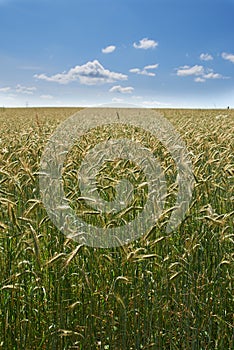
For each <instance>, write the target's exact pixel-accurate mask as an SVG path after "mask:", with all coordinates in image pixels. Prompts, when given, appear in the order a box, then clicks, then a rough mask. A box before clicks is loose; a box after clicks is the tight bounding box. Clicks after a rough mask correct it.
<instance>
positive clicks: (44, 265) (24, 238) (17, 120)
mask: <svg viewBox="0 0 234 350" xmlns="http://www.w3.org/2000/svg"><path fill="white" fill-rule="evenodd" d="M78 110H79V109H77V108H19V109H7V108H2V109H0V123H1V129H0V206H1V207H0V349H4V350H16V349H17V350H19V349H20V350H21V349H25V350H33V349H35V350H37V349H38V350H39V349H49V350H63V349H64V350H65V349H80V350H83V349H85V350H87V349H105V350H106V349H114V350H117V349H118V350H120V349H121V350H130V349H132V350H136V349H145V350H146V349H160V350H161V349H184V350H187V349H193V350H205V349H217V350H223V349H232V348H233V347H234V338H233V306H234V305H233V295H232V292H233V285H232V281H233V243H234V234H233V232H234V224H233V222H234V143H233V139H234V111H233V110H231V109H230V110H185V109H184V110H182V109H181V110H178V109H165V110H158V111H159V112H161V113H163V115H164V117H165V118H167V119H168V120H169V121H170V122H171V124H172V125H173V126H174V127H175V129H176V130H177V131H178V133H179V134H180V135H181V138H182V139H183V140H184V142H185V143H186V145H187V149H188V151H189V152H190V157H191V161H192V165H193V172H194V178H195V186H194V191H193V198H192V201H191V205H190V209H189V211H188V212H187V215H186V218H185V220H184V221H183V222H182V223H181V224H180V226H179V227H177V228H176V229H175V230H174V231H173V232H170V233H167V232H166V229H165V227H166V223H167V221H168V219H169V217H170V207H171V206H172V205H173V203H174V196H175V192H176V187H175V184H174V182H175V167H174V165H173V161H172V159H171V157H170V154H169V153H168V151H167V150H166V149H165V148H164V147H163V146H162V145H160V143H157V142H156V141H155V140H153V141H152V142H153V144H150V142H151V141H150V138H149V140H148V141H147V142H148V143H149V148H150V147H151V148H152V151H153V152H154V151H155V152H156V153H157V156H158V157H159V159H160V161H161V166H162V168H163V169H164V170H165V176H166V180H167V187H168V192H169V196H168V198H167V200H166V208H165V212H164V213H163V214H162V215H161V217H160V218H159V220H158V222H157V223H156V224H155V226H154V227H153V228H152V229H151V230H150V231H147V232H145V234H143V235H142V236H141V237H140V238H139V239H137V240H136V241H133V242H131V243H129V244H128V245H121V246H119V247H115V248H106V249H104V248H94V247H89V246H85V245H82V244H77V242H75V241H73V240H72V239H69V238H67V237H66V236H65V235H63V234H62V233H61V232H60V231H59V230H58V229H57V228H56V227H55V226H54V225H53V223H52V222H51V220H50V219H49V217H48V214H47V212H46V210H45V208H44V205H43V203H42V201H41V196H40V189H39V170H40V169H39V168H40V157H41V155H42V152H43V149H44V148H45V146H46V143H47V141H48V139H49V138H50V136H51V134H52V133H53V131H55V129H56V127H57V126H58V125H59V124H60V123H61V122H62V121H64V120H65V119H66V118H68V117H69V116H70V115H72V114H73V113H75V112H77V111H78ZM97 135H98V137H99V136H100V135H99V134H95V132H94V133H93V134H92V133H91V134H90V135H89V139H88V141H87V140H85V139H84V140H83V141H82V144H81V145H82V147H80V148H81V149H82V152H85V148H88V147H90V145H94V144H95V142H96V139H97ZM111 135H112V131H111V130H109V129H108V128H107V129H106V130H103V137H104V138H108V137H111ZM100 137H101V136H100ZM82 152H78V151H77V149H76V150H75V151H74V153H73V154H71V155H70V160H69V164H67V168H66V169H67V174H66V173H65V174H64V181H65V187H66V191H65V192H66V194H67V198H68V199H69V201H70V202H71V205H72V206H73V207H74V209H75V210H77V211H81V210H82V206H81V207H78V208H77V202H76V200H75V199H76V196H74V193H76V191H77V184H76V183H75V182H74V180H73V175H72V174H73V173H72V171H73V169H74V167H75V166H76V165H75V164H77V159H74V158H75V157H76V158H77V157H82V155H83V153H82ZM170 162H171V163H172V164H171V166H170ZM78 164H79V162H78ZM128 166H129V167H130V168H132V169H134V164H128ZM127 170H128V171H129V169H127ZM109 174H110V173H109ZM139 177H140V178H141V180H142V179H143V175H142V176H139ZM143 180H144V179H143ZM107 185H108V184H106V183H105V182H103V183H102V186H103V187H105V186H107ZM112 195H113V193H112V192H110V191H109V192H107V196H109V197H110V196H112ZM143 195H144V194H143ZM138 204H139V203H138ZM81 214H82V213H80V215H81ZM90 220H91V223H92V224H94V225H95V220H94V221H93V219H90ZM99 221H101V219H100V220H99ZM97 224H99V225H101V224H100V223H97Z"/></svg>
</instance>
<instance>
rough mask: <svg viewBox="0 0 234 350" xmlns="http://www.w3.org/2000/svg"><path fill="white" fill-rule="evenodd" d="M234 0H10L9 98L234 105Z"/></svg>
mask: <svg viewBox="0 0 234 350" xmlns="http://www.w3.org/2000/svg"><path fill="white" fill-rule="evenodd" d="M233 18H234V0H196V1H193V0H187V1H185V0H178V1H174V0H118V1H117V0H115V1H112V0H67V1H65V0H57V1H53V0H33V1H32V0H0V38H1V41H0V42H1V47H0V106H11V107H18V106H22V107H24V106H26V105H28V106H29V107H30V106H31V107H32V106H98V105H101V104H106V103H114V102H117V103H130V104H133V105H137V106H142V107H169V108H171V107H179V108H182V107H190V108H226V107H227V106H228V105H229V106H230V107H231V108H234V39H233V37H234V36H233V34H234V20H233Z"/></svg>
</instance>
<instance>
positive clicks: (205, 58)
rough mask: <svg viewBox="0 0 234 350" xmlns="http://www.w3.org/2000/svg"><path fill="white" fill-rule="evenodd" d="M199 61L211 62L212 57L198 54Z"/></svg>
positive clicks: (206, 54)
mask: <svg viewBox="0 0 234 350" xmlns="http://www.w3.org/2000/svg"><path fill="white" fill-rule="evenodd" d="M200 60H202V61H212V60H213V56H211V55H209V54H208V53H201V54H200Z"/></svg>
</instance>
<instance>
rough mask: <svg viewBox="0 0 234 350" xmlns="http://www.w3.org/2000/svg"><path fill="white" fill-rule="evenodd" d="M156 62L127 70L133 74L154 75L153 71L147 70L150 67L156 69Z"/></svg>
mask: <svg viewBox="0 0 234 350" xmlns="http://www.w3.org/2000/svg"><path fill="white" fill-rule="evenodd" d="M158 66H159V65H158V64H151V65H148V66H145V67H144V68H143V69H140V68H132V69H130V70H129V72H130V73H135V74H141V75H147V76H149V77H155V75H156V74H155V73H153V72H148V70H150V69H156V68H158Z"/></svg>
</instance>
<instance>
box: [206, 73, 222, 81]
mask: <svg viewBox="0 0 234 350" xmlns="http://www.w3.org/2000/svg"><path fill="white" fill-rule="evenodd" d="M203 78H205V79H221V78H223V76H222V75H221V74H219V73H214V72H210V73H207V74H204V75H203Z"/></svg>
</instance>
